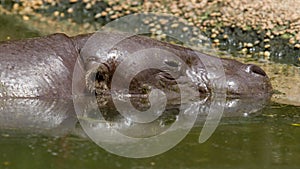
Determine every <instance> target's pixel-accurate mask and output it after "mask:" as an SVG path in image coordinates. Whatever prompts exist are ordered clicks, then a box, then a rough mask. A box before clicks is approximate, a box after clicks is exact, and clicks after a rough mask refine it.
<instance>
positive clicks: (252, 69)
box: [246, 64, 267, 76]
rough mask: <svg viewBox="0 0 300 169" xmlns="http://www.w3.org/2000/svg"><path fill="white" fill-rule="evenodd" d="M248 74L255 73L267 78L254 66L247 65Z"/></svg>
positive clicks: (262, 71) (264, 73)
mask: <svg viewBox="0 0 300 169" xmlns="http://www.w3.org/2000/svg"><path fill="white" fill-rule="evenodd" d="M246 71H247V72H248V73H255V74H258V75H261V76H267V74H266V72H265V71H264V70H262V69H261V68H260V67H258V66H256V65H252V64H249V65H247V67H246Z"/></svg>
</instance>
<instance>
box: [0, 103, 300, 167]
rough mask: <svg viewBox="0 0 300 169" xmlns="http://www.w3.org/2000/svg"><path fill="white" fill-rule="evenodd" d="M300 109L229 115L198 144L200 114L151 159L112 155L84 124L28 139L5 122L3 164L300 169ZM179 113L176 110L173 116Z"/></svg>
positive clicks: (0, 150) (277, 108)
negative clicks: (170, 146) (90, 137)
mask: <svg viewBox="0 0 300 169" xmlns="http://www.w3.org/2000/svg"><path fill="white" fill-rule="evenodd" d="M244 104H246V102H244ZM231 105H232V104H231ZM227 110H228V109H227ZM299 110H300V109H299V107H293V106H285V105H277V104H271V105H268V106H267V107H265V108H263V109H262V110H259V111H258V112H256V113H255V114H248V115H247V116H243V115H241V116H231V115H230V111H228V112H227V113H225V115H227V116H224V117H223V118H222V120H221V123H220V125H219V126H218V128H217V130H216V131H215V133H214V134H213V135H212V137H211V138H210V139H209V140H208V141H207V142H205V143H203V144H199V143H198V142H197V141H198V137H199V131H200V130H201V126H202V125H203V121H201V119H202V120H204V119H205V118H204V116H205V115H204V116H203V118H202V116H199V117H198V120H197V123H196V125H195V126H194V128H193V129H192V130H191V131H190V132H189V134H188V135H187V137H186V138H185V139H184V140H183V141H182V142H181V143H180V144H178V145H177V146H176V147H174V148H173V149H171V150H170V151H168V152H166V153H163V154H161V155H158V156H154V157H151V158H146V159H128V158H124V157H119V156H115V155H112V154H111V153H108V152H106V151H105V150H103V149H102V148H99V147H98V146H97V145H96V144H94V143H93V142H92V141H89V140H87V139H86V137H84V135H81V134H83V133H82V130H81V128H80V126H77V127H75V125H74V128H73V129H72V131H70V133H69V134H67V135H66V136H62V137H45V136H42V135H30V134H29V135H28V133H31V131H30V130H31V129H30V128H29V127H27V129H26V126H23V127H22V128H23V132H22V131H20V129H18V132H17V130H15V131H14V132H12V130H8V129H5V128H4V127H5V126H4V124H5V121H4V120H3V121H1V123H0V124H1V136H0V146H1V148H0V155H1V158H0V165H1V167H2V166H4V165H8V168H25V167H27V168H43V167H45V166H49V167H47V168H99V167H101V168H102V167H103V168H230V169H231V168H270V169H271V168H287V169H290V168H292V169H293V168H295V169H296V168H298V167H299V165H300V161H299V158H300V153H299V152H300V147H299V140H300V128H299V127H297V125H296V124H298V123H300V116H299ZM241 112H242V111H241ZM174 115H175V116H176V112H174V113H171V115H170V116H174ZM2 118H3V117H1V119H2ZM93 118H95V117H93ZM162 121H164V120H162ZM171 122H172V121H171ZM166 123H167V124H168V122H167V121H166ZM15 127H16V128H17V126H15ZM22 133H23V134H22ZM24 133H25V134H24ZM26 133H27V134H26ZM43 134H44V135H45V134H47V133H43ZM216 160H217V161H216ZM171 161H172V162H171ZM170 162H171V163H170Z"/></svg>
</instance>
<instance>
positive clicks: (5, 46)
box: [0, 34, 271, 98]
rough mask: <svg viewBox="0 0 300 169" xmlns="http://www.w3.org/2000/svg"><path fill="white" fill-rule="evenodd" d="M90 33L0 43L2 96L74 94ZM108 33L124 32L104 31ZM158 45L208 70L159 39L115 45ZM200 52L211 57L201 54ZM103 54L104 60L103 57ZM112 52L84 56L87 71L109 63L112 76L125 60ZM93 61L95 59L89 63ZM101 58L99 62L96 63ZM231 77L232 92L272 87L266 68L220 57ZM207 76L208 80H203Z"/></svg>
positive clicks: (260, 92)
mask: <svg viewBox="0 0 300 169" xmlns="http://www.w3.org/2000/svg"><path fill="white" fill-rule="evenodd" d="M90 36H91V34H88V35H79V36H75V37H71V38H70V37H68V36H66V35H64V34H53V35H50V36H46V37H41V38H33V39H27V40H21V41H11V42H4V43H1V44H0V51H1V53H0V72H1V73H0V97H4V98H7V97H11V98H19V97H23V98H37V97H38V98H70V97H71V95H72V91H71V88H72V87H71V86H72V85H71V84H72V74H73V69H74V65H75V63H76V60H77V58H78V56H79V53H80V50H81V49H82V47H83V46H84V44H85V42H86V41H87V39H88V38H89V37H90ZM106 36H119V35H118V34H116V35H111V34H103V39H106V38H109V37H106ZM149 47H159V48H163V49H165V50H168V51H170V52H172V53H175V54H176V55H178V56H179V57H181V59H182V60H183V61H185V62H187V63H188V65H189V66H190V67H192V68H195V70H202V69H205V67H204V65H203V63H201V60H199V59H198V60H197V59H196V57H195V51H194V50H191V49H188V48H184V47H180V46H177V45H172V44H169V43H165V42H160V41H157V40H153V39H150V38H147V37H142V36H133V37H130V38H127V39H125V40H124V41H123V42H122V43H120V44H119V45H117V47H116V48H118V50H120V51H126V52H127V53H131V52H133V51H136V50H141V49H143V48H149ZM197 55H199V56H203V57H211V59H216V58H215V57H213V56H208V55H205V54H202V53H197ZM103 58H104V59H103ZM105 58H107V56H101V58H99V56H97V57H96V58H95V57H94V56H93V58H83V59H86V60H88V61H86V60H84V62H85V63H84V64H85V65H87V66H86V67H84V68H83V69H85V70H84V71H86V72H88V71H89V70H88V69H91V68H92V67H91V66H90V65H92V64H90V63H89V62H91V63H94V62H96V63H97V66H98V65H99V64H100V65H101V64H105V65H106V67H108V69H109V70H107V71H110V72H104V73H108V74H109V75H110V76H112V73H113V72H114V70H115V68H116V66H117V65H118V64H119V62H120V60H121V59H119V58H118V59H115V60H109V59H105ZM90 60H91V61H90ZM95 60H96V61H95ZM221 61H222V63H223V68H224V71H225V75H226V79H227V81H228V85H227V90H228V91H229V92H228V95H235V96H239V95H241V96H246V95H250V96H252V95H253V94H256V96H259V95H269V94H270V91H271V85H270V82H269V79H268V77H267V75H266V74H265V72H264V71H263V70H261V69H260V68H259V67H258V66H255V65H246V64H242V63H240V62H238V61H234V60H230V59H221ZM203 79H204V78H203ZM198 83H204V84H200V86H202V88H203V86H204V89H199V90H200V91H201V92H207V93H208V92H211V91H210V90H209V89H208V88H209V86H208V84H209V83H210V82H209V79H207V80H206V81H201V82H198Z"/></svg>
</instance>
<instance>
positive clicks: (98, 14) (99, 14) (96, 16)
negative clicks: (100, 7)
mask: <svg viewBox="0 0 300 169" xmlns="http://www.w3.org/2000/svg"><path fill="white" fill-rule="evenodd" d="M101 16H102V14H101V13H97V14H96V15H95V16H94V17H95V19H97V18H100V17H101Z"/></svg>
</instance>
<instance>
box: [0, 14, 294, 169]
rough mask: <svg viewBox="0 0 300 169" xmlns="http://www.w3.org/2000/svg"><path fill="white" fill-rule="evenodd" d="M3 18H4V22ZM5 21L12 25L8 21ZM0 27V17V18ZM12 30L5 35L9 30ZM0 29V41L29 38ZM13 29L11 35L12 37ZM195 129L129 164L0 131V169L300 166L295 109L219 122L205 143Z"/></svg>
mask: <svg viewBox="0 0 300 169" xmlns="http://www.w3.org/2000/svg"><path fill="white" fill-rule="evenodd" d="M4 18H5V17H4ZM9 20H12V19H11V18H9ZM0 22H1V24H0V25H2V23H3V22H4V21H3V16H0ZM12 27H14V26H11V27H10V28H11V29H10V30H12ZM0 28H1V31H0V32H1V33H2V34H3V35H2V36H1V40H6V39H7V36H10V37H11V38H13V39H18V38H25V37H32V36H36V35H38V33H34V34H32V31H30V30H26V27H22V30H23V31H24V32H25V33H24V32H22V33H20V34H18V33H16V34H14V33H11V32H10V31H8V29H7V27H5V28H6V29H4V30H3V29H2V28H3V27H0ZM17 30H18V29H16V30H14V31H15V32H18V31H17ZM202 125H203V124H198V125H196V126H195V127H194V128H192V130H191V131H190V132H189V134H188V135H187V136H186V137H185V138H184V139H183V141H181V142H180V143H179V144H178V145H177V146H176V147H174V148H172V149H171V150H169V151H167V152H165V153H163V154H160V155H158V156H154V157H150V158H144V159H131V158H125V157H120V156H117V155H113V154H111V153H109V152H107V151H105V150H104V149H102V148H100V147H99V146H97V145H96V144H95V143H93V142H92V141H91V140H89V139H88V138H86V137H84V136H83V135H80V134H78V133H80V131H81V129H80V126H78V125H77V127H76V131H78V133H76V132H73V133H68V134H65V135H62V136H53V135H52V136H50V135H48V134H32V133H30V132H28V131H26V132H24V131H19V130H16V129H13V128H10V129H1V130H0V168H1V169H2V168H4V169H5V168H7V169H9V168H14V169H18V168H22V169H24V168H30V169H35V168H49V169H51V168H53V169H54V168H55V169H56V168H59V169H63V168H66V169H69V168H74V169H75V168H80V169H81V168H106V169H109V168H132V169H143V168H165V169H167V168H184V169H186V168H191V169H193V168H195V169H196V168H197V169H198V168H205V169H218V168H220V169H221V168H222V169H223V168H228V169H232V168H238V169H244V168H245V169H248V168H249V169H252V168H266V169H268V168H270V169H271V168H272V169H274V168H275V169H276V168H280V169H284V168H286V169H293V168H299V166H300V160H299V159H300V146H299V140H300V107H296V106H291V105H280V104H276V103H271V104H269V105H267V106H266V107H265V108H264V109H262V110H260V111H259V112H258V113H257V114H255V115H250V116H246V117H244V116H235V117H223V118H222V120H221V123H220V124H219V126H218V127H217V129H216V131H215V132H214V133H213V135H212V137H210V138H209V140H208V141H206V142H205V143H202V144H199V143H198V137H199V133H200V131H201V129H202Z"/></svg>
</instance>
